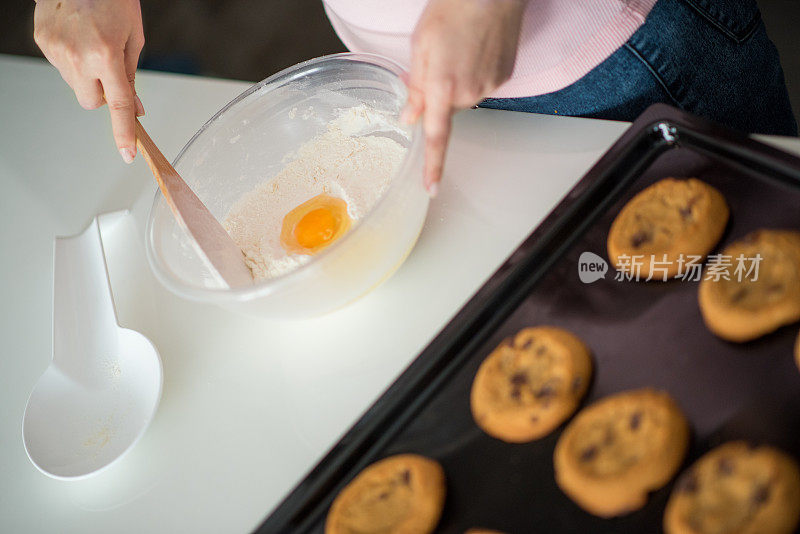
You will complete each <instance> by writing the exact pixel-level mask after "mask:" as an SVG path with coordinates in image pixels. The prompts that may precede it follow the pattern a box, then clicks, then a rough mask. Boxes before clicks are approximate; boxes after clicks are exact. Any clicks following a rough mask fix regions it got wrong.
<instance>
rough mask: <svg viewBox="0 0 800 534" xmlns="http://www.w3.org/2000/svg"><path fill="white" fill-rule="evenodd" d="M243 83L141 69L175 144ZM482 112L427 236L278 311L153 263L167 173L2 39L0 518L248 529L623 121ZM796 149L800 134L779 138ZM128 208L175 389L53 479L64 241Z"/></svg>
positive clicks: (111, 528)
mask: <svg viewBox="0 0 800 534" xmlns="http://www.w3.org/2000/svg"><path fill="white" fill-rule="evenodd" d="M247 86H248V84H246V83H241V82H231V81H221V80H211V79H204V78H197V77H187V76H176V75H167V74H159V73H151V72H142V73H141V74H140V75H139V76H138V77H137V87H138V88H139V93H140V95H141V96H142V100H143V101H144V104H145V107H146V109H147V116H146V117H145V118H144V119H143V123H144V124H145V126H146V127H147V129H148V131H149V132H150V135H151V136H152V137H153V138H154V140H155V141H156V142H157V143H158V144H159V146H160V147H161V149H162V150H163V151H164V153H165V154H166V155H167V157H168V158H170V159H171V158H172V157H174V155H175V154H177V152H178V150H179V149H180V148H181V147H182V146H183V144H184V143H185V142H186V141H187V140H188V139H189V138H190V137H191V136H192V134H194V132H195V131H196V130H197V129H198V128H199V127H200V126H201V125H202V124H203V122H205V120H206V119H207V118H208V117H210V116H211V115H212V114H213V113H214V112H215V111H216V110H218V109H219V108H220V107H222V106H223V105H224V104H225V103H227V102H228V101H229V100H231V99H232V98H233V97H234V96H236V95H237V94H238V93H239V92H241V91H242V90H244V89H245V88H246V87H247ZM626 126H627V125H626V124H623V123H613V122H608V121H596V120H585V119H572V118H566V117H550V116H541V115H528V114H518V113H509V112H497V111H490V110H476V111H469V112H464V113H462V114H461V115H459V117H458V118H457V120H456V125H455V129H454V135H453V140H452V145H451V149H450V152H449V156H448V165H447V170H446V175H445V181H444V185H443V187H442V189H441V192H440V195H439V198H437V199H436V200H435V201H434V202H433V204H432V206H431V210H430V213H429V214H428V221H427V223H426V225H425V229H424V230H423V233H422V236H421V238H420V241H419V243H418V245H417V247H416V248H415V250H414V251H413V253H412V254H411V256H410V257H409V259H408V260H407V262H406V263H405V264H404V265H403V266H402V267H401V269H400V270H399V271H398V272H397V274H395V275H394V277H393V278H391V279H390V280H389V281H388V282H387V283H386V284H384V285H383V286H382V287H380V288H379V289H377V290H376V291H374V292H373V293H371V294H370V295H368V296H367V297H365V298H364V299H362V300H361V301H359V302H357V303H356V304H354V305H352V306H350V307H349V308H346V309H344V310H342V311H340V312H337V313H335V314H332V315H329V316H327V317H324V318H321V319H315V320H310V321H303V322H293V323H282V322H269V321H265V320H259V319H253V318H245V317H240V316H237V315H233V314H230V313H228V312H224V311H222V310H218V309H216V308H212V307H207V306H200V305H197V304H193V303H190V302H186V301H182V300H180V299H178V298H177V297H174V296H172V295H171V294H169V293H167V292H166V291H165V290H164V289H163V288H162V287H161V286H159V285H158V284H157V283H156V282H155V281H154V280H153V278H152V276H151V275H150V273H149V269H148V267H147V265H146V262H145V260H144V256H143V243H142V239H143V232H144V230H143V229H144V220H145V217H146V215H147V212H148V210H149V207H150V203H151V201H152V197H153V193H154V191H155V185H154V182H153V179H152V176H151V175H150V173H149V170H148V169H147V167H146V165H145V164H144V162H143V161H142V159H141V158H137V160H136V163H135V164H134V165H132V166H126V165H124V164H123V163H122V161H121V160H120V158H119V156H118V155H117V153H116V150H115V148H114V145H113V141H112V139H111V135H110V125H109V121H108V114H107V111H106V110H105V109H102V110H99V111H95V112H86V111H84V110H82V109H81V108H80V107H79V106H78V104H77V102H76V101H75V99H74V97H73V95H72V93H71V92H70V90H69V88H68V87H67V86H66V84H64V83H63V81H62V80H61V79H60V77H59V75H58V73H57V72H56V71H55V70H54V69H52V68H51V67H49V66H48V65H47V64H46V63H44V62H42V61H38V60H32V59H20V58H15V57H10V56H0V127H1V129H0V186H2V190H1V191H0V192H1V194H0V250H2V261H1V262H0V280H2V282H0V284H1V285H0V298H1V299H2V307H1V308H0V405H2V406H3V409H2V410H1V411H0V531H2V532H26V533H29V532H80V533H93V532H98V533H108V532H115V533H116V532H131V533H141V532H189V531H191V532H226V533H231V532H247V531H250V530H252V529H253V528H254V527H256V526H257V525H258V524H259V523H260V522H261V521H262V520H263V519H264V518H265V517H266V515H267V513H268V512H269V511H270V510H271V509H272V508H273V507H274V506H275V505H276V504H277V503H278V502H279V501H280V500H281V499H282V498H283V497H284V495H285V494H286V493H287V492H288V491H289V490H291V489H292V488H293V487H294V485H295V484H296V483H297V482H298V481H299V480H300V479H301V478H302V477H303V476H304V474H305V473H306V472H307V471H308V469H310V468H311V467H313V465H314V464H315V463H316V462H317V460H318V459H319V458H320V456H321V455H322V454H324V452H326V451H327V449H328V448H329V447H330V446H331V445H333V444H334V443H335V442H336V440H337V439H338V437H339V436H340V435H341V433H342V432H344V431H345V430H346V429H347V428H349V426H350V425H351V424H352V423H353V422H354V421H355V420H356V419H357V418H358V416H359V415H360V414H361V413H362V412H363V411H364V410H365V409H366V408H367V407H368V406H369V405H370V404H371V403H372V401H373V400H374V399H375V398H376V397H377V396H378V395H379V394H380V393H381V392H382V391H383V390H384V389H385V388H386V387H387V386H388V385H389V384H390V383H391V382H392V381H393V380H394V378H395V377H396V376H397V375H398V374H399V373H400V372H401V371H402V370H403V369H404V368H405V367H406V366H407V365H408V364H409V363H410V362H411V361H412V360H413V358H414V357H415V356H416V355H417V354H418V353H419V352H420V351H421V350H422V348H424V347H425V345H427V343H428V342H429V341H430V340H431V339H432V338H433V337H434V335H435V334H436V333H437V332H438V331H439V330H440V329H441V328H442V327H443V326H444V325H445V324H446V323H447V321H448V320H449V319H450V318H451V317H452V316H453V315H454V314H455V313H456V312H457V311H458V309H459V308H460V307H461V305H462V304H463V303H464V302H466V300H467V299H468V298H469V297H470V296H471V295H472V293H473V292H474V291H475V290H477V289H478V287H480V285H481V284H482V283H483V282H484V281H485V280H486V279H487V278H488V277H489V276H490V275H491V274H492V272H493V271H494V270H495V269H496V268H497V267H498V266H499V265H500V264H501V263H502V262H503V260H504V259H505V257H506V256H507V255H508V254H509V253H510V252H512V251H513V250H514V249H515V248H516V246H517V245H518V244H519V243H520V242H521V241H522V239H523V238H524V237H525V236H526V235H527V234H528V233H529V232H530V231H531V229H532V228H533V227H534V226H535V225H536V224H537V223H538V222H539V221H541V220H542V218H543V217H544V216H545V215H546V214H547V212H548V211H549V210H550V209H551V208H552V207H553V206H554V205H555V204H556V203H557V201H558V200H559V199H560V198H561V197H562V196H563V195H564V194H565V193H566V192H567V191H568V190H569V189H570V188H571V187H572V185H573V184H574V183H575V182H576V181H577V180H578V179H579V178H580V177H581V176H582V175H583V173H584V172H586V170H587V169H588V168H589V167H590V166H591V165H592V164H593V163H594V162H595V160H596V159H597V158H598V157H599V156H600V155H601V154H602V153H603V152H604V151H605V150H606V149H607V148H608V147H609V146H610V145H611V143H612V142H613V141H614V140H615V139H616V138H617V137H618V136H619V135H620V134H621V133H622V131H623V130H624V129H625V128H626ZM775 142H776V143H778V144H780V145H781V146H782V147H784V148H790V149H792V150H794V151H797V152H800V142H798V141H797V140H789V139H779V140H776V141H775ZM124 208H130V209H131V210H132V211H131V213H132V218H131V224H130V225H129V226H128V228H129V230H125V231H123V230H117V229H115V230H113V231H112V232H111V233H113V234H114V235H107V234H108V233H107V234H104V239H105V242H106V247H107V254H108V261H109V270H110V274H111V279H112V288H113V291H114V296H115V300H116V303H117V310H118V314H119V319H120V322H121V324H122V326H125V327H129V328H133V329H136V330H139V331H141V332H142V333H144V334H145V335H147V336H148V337H149V338H150V339H151V340H152V341H153V342H154V344H155V345H156V346H157V347H158V349H159V351H160V353H161V358H162V361H163V365H164V393H163V397H162V400H161V404H160V407H159V409H158V413H157V414H156V417H155V419H154V421H153V423H152V425H151V426H150V428H149V429H148V430H147V432H146V434H145V435H144V437H143V438H142V440H141V441H140V442H139V443H138V444H137V445H136V447H135V448H134V449H133V450H132V451H131V452H130V453H129V454H128V455H126V456H125V457H124V458H123V459H122V460H121V461H119V462H118V463H116V464H114V465H113V466H111V467H110V468H109V469H107V470H106V471H103V472H102V473H100V474H98V475H97V476H95V477H93V478H90V479H87V480H81V481H72V482H68V481H58V480H53V479H50V478H48V477H46V476H45V475H44V474H42V473H40V472H39V471H38V470H37V469H36V468H35V467H34V466H33V465H32V464H31V463H30V462H29V461H28V459H27V457H26V455H25V450H24V447H23V444H22V437H21V434H22V432H21V427H22V415H23V412H24V409H25V403H26V401H27V398H28V394H29V392H30V390H31V388H32V387H33V385H34V383H35V382H36V380H37V379H38V378H39V376H40V374H41V373H42V371H43V370H44V369H45V368H46V367H47V365H48V364H49V363H50V359H51V354H52V277H53V272H52V265H53V256H52V254H53V238H54V237H55V236H56V235H70V234H76V233H78V232H80V231H81V230H83V229H84V227H85V226H86V225H87V224H88V223H89V221H90V220H91V218H92V217H93V216H94V215H95V214H97V213H102V212H107V211H113V210H117V209H124Z"/></svg>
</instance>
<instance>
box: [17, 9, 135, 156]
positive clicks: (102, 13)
mask: <svg viewBox="0 0 800 534" xmlns="http://www.w3.org/2000/svg"><path fill="white" fill-rule="evenodd" d="M33 21H34V22H33V25H34V30H33V37H34V39H35V41H36V44H37V45H39V48H41V49H42V52H44V55H45V57H46V58H47V59H48V61H50V63H52V64H53V65H54V66H55V67H56V68H57V69H58V71H59V72H60V73H61V77H62V78H64V81H66V82H67V83H68V84H69V86H70V87H71V88H72V90H73V91H75V96H76V97H77V98H78V102H79V103H80V105H81V106H83V107H84V108H86V109H95V108H98V107H100V106H102V105H103V104H104V103H106V102H107V103H108V109H109V113H110V114H111V127H112V130H113V132H114V140H115V141H116V144H117V148H118V149H119V152H120V155H121V156H122V159H123V160H125V162H126V163H130V162H131V161H133V158H134V156H135V155H136V134H135V130H134V117H135V116H136V115H144V107H143V106H142V102H141V100H139V97H138V96H136V89H135V87H134V76H135V74H136V64H137V62H138V61H139V53H140V52H141V51H142V46H143V45H144V33H143V32H142V14H141V9H140V6H139V1H138V0H98V1H95V0H38V1H37V4H36V10H35V11H34V19H33Z"/></svg>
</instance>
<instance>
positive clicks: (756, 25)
mask: <svg viewBox="0 0 800 534" xmlns="http://www.w3.org/2000/svg"><path fill="white" fill-rule="evenodd" d="M655 102H664V103H666V104H671V105H673V106H675V107H678V108H680V109H682V110H685V111H688V112H690V113H693V114H695V115H699V116H702V117H706V118H709V119H712V120H714V121H716V122H718V123H721V124H724V125H726V126H729V127H732V128H734V129H737V130H740V131H744V132H757V133H769V134H780V135H797V123H796V122H795V120H794V116H793V115H792V109H791V104H790V103H789V96H788V94H787V92H786V84H785V82H784V78H783V70H782V69H781V65H780V62H779V59H778V51H777V50H776V49H775V45H773V44H772V41H770V39H769V37H768V36H767V32H766V29H765V28H764V23H763V21H762V20H761V14H760V12H759V10H758V6H757V5H756V1H755V0H658V2H657V3H656V5H655V7H653V9H652V11H651V12H650V14H649V15H648V17H647V20H646V21H645V23H644V24H643V25H642V26H641V27H640V28H639V30H637V31H636V33H634V34H633V35H632V36H631V38H630V39H629V40H628V42H627V43H625V44H624V45H623V46H622V47H621V48H619V49H618V50H617V51H616V52H615V53H614V54H612V55H611V56H610V57H608V58H607V59H606V60H605V61H604V62H603V63H601V64H600V65H598V66H597V67H596V68H594V69H593V70H592V71H590V72H589V73H588V74H586V75H585V76H584V77H583V78H581V79H580V80H578V81H577V82H575V83H573V84H572V85H570V86H568V87H566V88H564V89H561V90H559V91H555V92H552V93H548V94H545V95H540V96H533V97H523V98H487V99H486V100H484V101H483V102H481V104H480V106H481V107H486V108H495V109H506V110H513V111H527V112H532V113H547V114H558V115H571V116H577V117H595V118H602V119H615V120H626V121H632V120H633V119H635V118H636V117H637V116H638V115H639V114H640V113H641V112H642V111H644V110H645V108H647V107H648V106H649V105H650V104H653V103H655Z"/></svg>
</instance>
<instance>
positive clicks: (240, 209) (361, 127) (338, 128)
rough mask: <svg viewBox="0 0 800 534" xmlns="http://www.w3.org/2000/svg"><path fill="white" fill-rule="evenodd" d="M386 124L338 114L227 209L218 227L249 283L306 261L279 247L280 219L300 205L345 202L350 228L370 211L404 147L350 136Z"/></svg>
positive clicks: (361, 109) (361, 110) (362, 113)
mask: <svg viewBox="0 0 800 534" xmlns="http://www.w3.org/2000/svg"><path fill="white" fill-rule="evenodd" d="M289 113H290V116H292V115H293V114H294V113H296V111H295V110H292V111H290V112H289ZM386 124H387V118H386V117H384V116H382V115H381V114H379V113H375V112H371V111H370V110H369V109H368V108H367V107H366V106H363V105H362V106H358V107H354V108H350V109H346V110H344V111H343V112H342V113H341V114H340V115H339V117H338V118H337V119H336V120H334V121H331V122H330V123H329V124H328V129H327V131H325V132H324V133H323V134H321V135H319V136H317V137H315V138H313V139H311V140H310V141H308V142H307V143H305V144H304V145H302V146H301V147H300V148H299V149H298V150H297V152H295V153H294V154H290V155H289V156H288V157H287V158H286V159H289V160H290V161H289V162H288V163H287V164H286V166H285V167H284V168H283V169H282V170H281V171H280V172H279V173H278V174H277V175H276V176H275V177H274V178H273V179H271V180H270V181H268V182H266V183H264V184H261V185H260V186H258V187H256V188H255V189H254V190H252V191H250V192H249V193H247V194H245V195H244V196H243V197H242V198H241V199H239V201H238V202H236V204H234V205H233V207H232V208H231V209H230V211H229V212H228V215H227V216H226V217H225V221H224V223H223V226H224V227H225V229H226V230H227V231H228V233H229V234H230V235H231V237H232V238H233V240H234V241H235V242H236V244H237V245H239V247H241V249H242V251H243V252H244V254H245V261H246V263H247V265H248V267H250V269H251V270H252V272H253V278H255V279H256V280H264V279H268V278H273V277H276V276H279V275H281V274H284V273H286V272H288V271H291V270H293V269H295V268H297V267H298V266H300V265H302V264H304V263H306V262H307V261H308V260H309V259H310V256H306V255H298V254H288V253H287V252H286V251H285V250H284V249H283V247H282V246H281V244H280V233H281V225H282V223H283V218H284V216H285V215H286V214H287V213H288V212H289V211H291V210H292V209H294V208H295V207H297V206H298V205H300V204H302V203H303V202H305V201H307V200H309V199H311V198H312V197H315V196H317V195H319V194H321V193H327V194H329V195H331V196H334V197H339V198H341V199H343V200H344V201H345V202H347V213H348V215H349V216H350V217H351V219H352V220H353V223H354V225H355V224H356V223H357V221H358V220H360V219H361V218H362V217H363V216H364V215H365V214H366V213H367V212H368V211H369V210H370V209H371V208H372V206H373V205H374V204H375V202H377V200H378V199H379V198H380V197H381V195H382V194H383V192H384V191H385V190H386V188H387V186H388V185H389V182H390V181H391V178H392V176H393V175H394V173H395V172H396V171H397V169H398V167H399V165H400V162H401V161H402V159H403V156H404V155H405V152H406V148H405V147H403V146H402V145H400V144H399V143H398V142H396V141H394V140H392V139H389V138H387V137H377V136H366V137H357V136H355V135H354V134H357V133H358V134H362V135H363V134H364V133H369V132H370V131H380V130H386V129H387V128H384V127H383V126H384V125H386ZM391 129H394V130H396V126H393V127H391Z"/></svg>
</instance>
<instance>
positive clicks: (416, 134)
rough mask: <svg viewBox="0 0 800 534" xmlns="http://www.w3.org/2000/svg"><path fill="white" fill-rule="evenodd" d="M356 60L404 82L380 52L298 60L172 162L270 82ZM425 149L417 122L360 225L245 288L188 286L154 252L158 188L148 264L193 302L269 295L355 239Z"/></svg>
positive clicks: (244, 94)
mask: <svg viewBox="0 0 800 534" xmlns="http://www.w3.org/2000/svg"><path fill="white" fill-rule="evenodd" d="M341 60H345V61H354V62H359V63H368V64H370V65H372V66H377V67H381V68H383V69H384V70H385V71H387V72H389V73H390V74H392V75H394V76H395V77H396V78H397V79H398V80H401V81H402V79H403V78H402V75H403V74H404V72H405V71H404V69H403V68H402V67H401V66H400V65H399V64H397V63H396V62H394V61H393V60H391V59H389V58H386V57H383V56H380V55H377V54H364V53H354V52H343V53H339V54H330V55H326V56H320V57H318V58H314V59H310V60H308V61H303V62H302V63H298V64H296V65H293V66H291V67H288V68H286V69H283V70H282V71H280V72H277V73H275V74H273V75H272V76H269V77H267V78H265V79H264V80H262V81H260V82H258V83H256V84H254V85H252V86H251V87H249V88H247V89H246V90H245V91H243V92H242V93H240V94H239V95H238V96H237V97H235V98H234V99H233V100H231V101H230V102H228V103H227V104H226V105H225V106H223V107H222V109H220V110H219V111H217V112H216V113H215V114H214V116H212V117H211V118H210V119H208V120H207V121H206V122H205V124H203V126H201V127H200V129H199V130H198V131H197V132H196V133H195V134H194V135H193V136H192V138H191V139H189V141H188V142H187V143H186V144H185V145H184V146H183V148H182V149H181V150H180V152H178V155H177V156H176V157H175V159H174V160H173V162H172V165H173V167H177V165H178V163H179V162H180V160H181V158H182V157H183V155H184V154H185V152H186V151H187V150H188V149H189V147H190V146H192V144H193V143H194V142H195V140H196V139H197V138H198V137H200V136H201V135H203V133H205V131H206V130H207V129H208V128H210V127H211V125H213V124H214V123H216V121H217V120H219V119H220V118H221V117H222V116H223V115H224V114H225V113H226V112H227V111H228V110H230V109H231V108H232V107H234V106H235V105H236V104H238V103H239V102H241V101H242V100H244V99H245V98H247V97H249V96H250V95H252V94H253V93H255V92H257V91H259V90H261V89H262V88H264V87H266V86H269V85H272V84H274V85H276V86H279V85H278V83H280V85H283V84H284V83H288V82H290V81H292V80H294V79H297V78H300V77H302V76H307V75H308V74H310V73H313V71H314V69H315V68H318V67H319V66H320V65H321V64H323V63H329V62H336V61H341ZM271 90H274V89H267V91H266V92H265V94H266V93H268V92H269V91H271ZM421 149H422V128H421V126H420V124H419V122H417V124H415V125H414V126H413V127H412V129H411V145H410V146H409V148H408V150H407V151H406V154H405V155H404V157H403V161H402V162H401V163H400V166H399V167H398V170H397V172H396V173H395V174H394V176H393V177H392V179H391V181H390V183H389V187H388V188H387V189H386V191H384V193H383V195H381V197H380V198H379V199H378V201H377V202H376V203H375V205H373V206H372V208H370V210H369V212H367V214H366V215H365V216H364V217H363V218H362V219H361V220H360V221H359V223H358V225H357V226H356V227H355V228H354V229H352V230H351V231H349V232H347V234H345V235H344V236H343V237H342V238H341V239H339V240H338V241H337V242H336V243H334V244H332V245H331V246H329V247H327V248H326V249H325V250H323V251H322V252H320V253H319V254H316V255H315V256H314V257H313V258H311V259H310V260H309V261H308V262H306V263H304V264H303V265H300V266H298V267H297V268H295V269H292V270H291V271H289V272H287V273H285V274H283V275H280V276H277V277H275V278H270V279H268V280H264V281H261V282H255V283H254V284H253V285H250V286H245V287H234V288H224V287H220V288H210V287H198V286H194V285H189V284H186V283H184V282H183V281H181V280H180V279H179V278H178V277H177V276H174V275H172V274H171V273H170V272H169V269H168V267H167V266H166V265H165V264H164V261H163V260H162V258H161V257H160V256H159V255H158V254H157V253H156V252H155V234H154V232H155V224H154V220H155V213H156V207H157V206H158V205H159V201H161V200H163V197H162V195H161V190H160V189H156V193H155V197H154V198H153V203H152V205H151V207H150V213H149V215H148V218H147V227H146V230H145V241H146V246H145V250H146V255H147V260H148V263H149V264H150V268H151V270H152V271H153V273H154V274H155V276H156V278H157V279H158V280H159V281H160V282H161V283H162V284H163V285H164V286H166V287H167V288H168V289H169V290H170V291H172V292H173V293H176V294H178V295H181V296H183V297H184V298H187V299H190V300H194V301H202V302H218V303H224V302H243V301H249V300H253V299H257V298H260V297H264V296H267V295H269V294H271V293H274V292H276V291H277V290H279V289H280V288H282V287H284V286H287V285H290V284H291V283H292V282H293V281H294V280H295V279H298V278H300V277H302V276H303V275H304V274H305V273H307V272H308V271H309V270H310V269H311V268H312V266H313V265H316V264H318V263H319V262H320V261H322V260H323V259H324V258H327V257H328V256H331V255H333V254H335V253H336V251H337V250H339V249H341V248H342V247H343V245H344V244H345V243H347V242H349V241H350V240H352V236H353V235H355V234H357V233H358V232H359V230H360V229H361V227H362V226H364V225H365V223H368V222H369V221H370V219H371V218H373V216H374V214H375V213H376V212H377V211H379V210H380V208H381V206H382V205H383V204H384V203H385V201H386V199H387V198H389V197H391V196H392V194H391V192H392V191H393V190H394V189H396V187H397V184H398V183H399V182H400V180H399V179H398V178H402V177H403V176H407V177H408V178H406V179H419V177H414V176H413V173H411V172H409V171H410V167H411V165H413V162H414V161H415V160H416V157H415V156H416V155H417V153H419V152H420V151H421Z"/></svg>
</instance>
